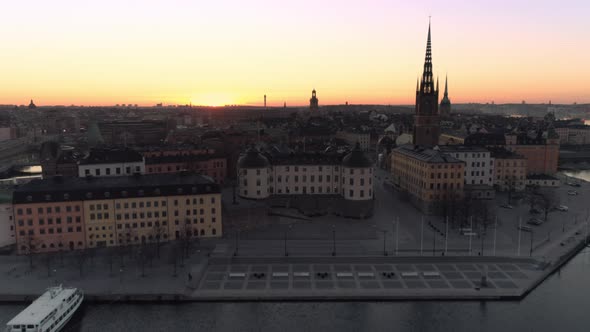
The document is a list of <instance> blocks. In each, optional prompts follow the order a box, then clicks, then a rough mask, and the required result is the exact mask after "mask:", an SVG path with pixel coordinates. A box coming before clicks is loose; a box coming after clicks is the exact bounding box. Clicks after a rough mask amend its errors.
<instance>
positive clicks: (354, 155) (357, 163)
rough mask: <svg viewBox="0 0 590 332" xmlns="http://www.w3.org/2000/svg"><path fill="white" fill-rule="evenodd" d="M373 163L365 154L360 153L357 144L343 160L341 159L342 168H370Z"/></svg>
mask: <svg viewBox="0 0 590 332" xmlns="http://www.w3.org/2000/svg"><path fill="white" fill-rule="evenodd" d="M372 165H373V163H372V162H371V160H369V158H367V156H365V153H364V152H363V151H361V148H360V145H359V143H356V146H355V147H354V149H353V150H352V152H350V153H349V154H347V155H346V156H344V158H343V159H342V166H345V167H371V166H372Z"/></svg>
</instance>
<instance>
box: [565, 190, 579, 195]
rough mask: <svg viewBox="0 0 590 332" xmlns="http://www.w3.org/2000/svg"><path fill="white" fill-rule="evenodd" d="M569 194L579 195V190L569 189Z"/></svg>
mask: <svg viewBox="0 0 590 332" xmlns="http://www.w3.org/2000/svg"><path fill="white" fill-rule="evenodd" d="M567 194H568V195H570V196H577V195H578V192H577V191H575V190H568V191H567Z"/></svg>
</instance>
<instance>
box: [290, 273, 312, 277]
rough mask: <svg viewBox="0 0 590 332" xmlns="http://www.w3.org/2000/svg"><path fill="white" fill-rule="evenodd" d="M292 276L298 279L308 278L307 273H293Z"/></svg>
mask: <svg viewBox="0 0 590 332" xmlns="http://www.w3.org/2000/svg"><path fill="white" fill-rule="evenodd" d="M293 276H294V277H298V278H308V277H309V272H293Z"/></svg>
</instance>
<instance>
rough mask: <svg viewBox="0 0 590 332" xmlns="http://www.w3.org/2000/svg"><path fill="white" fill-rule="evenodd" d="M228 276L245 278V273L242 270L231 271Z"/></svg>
mask: <svg viewBox="0 0 590 332" xmlns="http://www.w3.org/2000/svg"><path fill="white" fill-rule="evenodd" d="M229 277H230V278H246V273H243V272H231V273H230V274H229Z"/></svg>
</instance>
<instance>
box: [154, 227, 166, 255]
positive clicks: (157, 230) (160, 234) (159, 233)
mask: <svg viewBox="0 0 590 332" xmlns="http://www.w3.org/2000/svg"><path fill="white" fill-rule="evenodd" d="M151 233H152V236H153V239H154V243H155V245H156V257H158V258H160V247H161V245H162V240H163V239H164V237H165V236H166V237H167V236H168V229H167V228H166V227H164V226H163V225H161V224H160V223H159V222H156V223H154V227H153V228H152V232H151Z"/></svg>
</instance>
